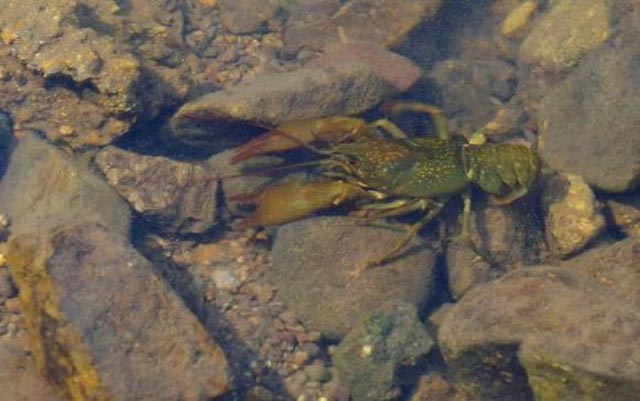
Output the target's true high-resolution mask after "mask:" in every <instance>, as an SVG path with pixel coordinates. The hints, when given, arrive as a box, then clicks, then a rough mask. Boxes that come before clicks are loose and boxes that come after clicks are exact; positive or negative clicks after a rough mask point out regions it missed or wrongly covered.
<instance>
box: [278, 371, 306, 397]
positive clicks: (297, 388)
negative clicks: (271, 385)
mask: <svg viewBox="0 0 640 401" xmlns="http://www.w3.org/2000/svg"><path fill="white" fill-rule="evenodd" d="M306 381H307V375H306V374H305V373H304V372H303V371H301V370H299V371H297V372H295V373H294V374H292V375H291V376H289V377H287V378H286V379H284V382H283V383H284V388H285V390H286V391H287V393H289V395H291V396H292V397H295V398H297V397H298V396H300V395H301V394H302V391H303V390H304V384H305V383H306Z"/></svg>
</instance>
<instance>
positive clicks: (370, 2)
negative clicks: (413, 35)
mask: <svg viewBox="0 0 640 401" xmlns="http://www.w3.org/2000/svg"><path fill="white" fill-rule="evenodd" d="M320 3H328V4H320ZM440 3H441V1H440V0H428V1H425V0H422V1H418V0H410V1H408V0H347V1H329V2H326V1H322V0H306V1H296V2H293V4H291V6H289V8H288V12H289V18H288V19H287V24H286V25H285V34H284V49H283V50H284V52H285V53H286V54H290V55H291V54H296V53H297V52H298V51H299V50H301V49H307V50H312V51H319V50H321V49H322V48H324V47H325V46H326V45H329V44H333V43H340V42H343V43H344V42H354V41H355V42H357V41H368V42H372V43H377V44H381V45H382V46H384V47H390V46H394V45H397V44H399V43H400V42H401V41H402V40H403V39H404V38H405V37H406V35H407V34H408V33H409V32H410V31H411V30H412V29H413V28H414V27H415V26H416V25H418V24H419V23H421V22H423V21H424V20H426V19H428V18H430V17H432V16H433V15H435V14H436V12H437V11H438V9H439V8H440Z"/></svg>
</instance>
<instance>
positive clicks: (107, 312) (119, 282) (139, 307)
mask: <svg viewBox="0 0 640 401" xmlns="http://www.w3.org/2000/svg"><path fill="white" fill-rule="evenodd" d="M9 260H10V262H11V269H12V270H11V271H12V275H13V277H14V279H15V281H16V284H17V285H18V287H19V290H20V300H21V302H22V304H23V305H24V311H25V312H24V313H25V316H26V321H27V329H28V331H29V333H30V336H31V340H32V344H33V352H34V357H35V358H36V362H37V365H38V367H39V368H40V369H41V371H42V372H43V373H44V374H45V375H46V376H47V378H48V379H49V380H50V381H51V382H52V383H53V384H55V385H56V386H57V387H58V388H60V389H61V390H62V391H63V392H64V393H66V395H67V396H68V397H73V398H77V399H95V400H107V399H108V400H131V401H133V400H142V399H145V400H146V399H153V400H175V399H178V398H179V399H184V400H194V401H196V400H205V399H210V398H213V397H216V396H218V395H220V394H222V393H224V392H225V391H227V389H228V386H229V383H228V373H227V372H228V368H227V363H226V360H225V357H224V355H223V353H222V351H221V349H220V348H219V347H218V346H217V345H216V344H215V343H214V341H213V340H212V339H211V338H210V337H209V336H208V334H207V333H206V331H205V330H204V328H203V327H202V326H201V324H200V323H199V322H198V320H197V319H196V318H195V316H193V315H192V314H191V313H190V312H189V311H188V309H187V308H186V307H185V305H184V304H183V303H182V301H181V300H180V299H179V298H178V297H177V295H175V293H173V292H172V291H171V290H170V289H169V288H168V286H167V284H166V283H165V282H164V281H163V280H162V279H161V278H160V277H158V276H157V275H156V274H154V272H153V270H152V268H151V266H150V264H149V262H148V261H147V260H146V259H144V258H143V257H142V256H141V255H140V254H138V253H137V252H136V251H135V250H134V249H132V248H131V247H130V245H129V244H128V243H127V241H126V237H122V236H119V235H116V234H113V233H111V232H109V231H106V230H105V229H104V228H102V227H101V226H99V225H95V224H93V225H79V226H67V227H64V228H60V229H57V230H55V231H52V232H51V233H48V234H42V235H39V236H36V235H24V236H21V237H19V238H16V239H14V240H12V241H11V242H10V251H9Z"/></svg>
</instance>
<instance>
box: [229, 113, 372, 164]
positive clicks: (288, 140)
mask: <svg viewBox="0 0 640 401" xmlns="http://www.w3.org/2000/svg"><path fill="white" fill-rule="evenodd" d="M369 134H371V129H370V128H369V125H368V124H367V123H366V122H365V121H363V120H362V119H360V118H354V117H343V116H333V117H325V118H313V119H306V120H294V121H290V122H286V123H284V124H282V125H280V126H278V127H277V128H275V129H273V130H271V131H269V132H267V133H266V134H263V135H261V136H259V137H257V138H254V139H252V140H251V141H249V142H247V143H246V144H244V145H242V146H240V147H238V148H236V150H235V153H234V155H233V157H232V158H231V163H238V162H241V161H243V160H246V159H249V158H251V157H253V156H256V155H260V154H263V153H270V152H280V151H284V150H289V149H293V148H296V147H299V146H301V145H304V144H307V143H311V142H314V141H317V140H322V141H334V142H335V141H339V140H340V139H343V138H345V137H354V136H364V135H369Z"/></svg>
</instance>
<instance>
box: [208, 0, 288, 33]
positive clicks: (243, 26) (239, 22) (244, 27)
mask: <svg viewBox="0 0 640 401" xmlns="http://www.w3.org/2000/svg"><path fill="white" fill-rule="evenodd" d="M280 3H281V2H280V1H278V0H266V1H265V0H260V1H256V0H219V1H218V6H219V8H220V22H221V23H222V26H224V27H225V28H226V29H227V30H229V31H230V32H232V33H235V34H247V33H253V32H259V31H263V30H265V29H266V24H267V21H268V20H269V19H271V18H273V16H274V15H275V13H276V11H277V10H278V8H279V7H280Z"/></svg>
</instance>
